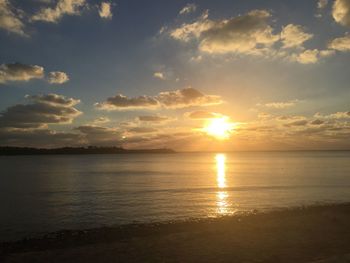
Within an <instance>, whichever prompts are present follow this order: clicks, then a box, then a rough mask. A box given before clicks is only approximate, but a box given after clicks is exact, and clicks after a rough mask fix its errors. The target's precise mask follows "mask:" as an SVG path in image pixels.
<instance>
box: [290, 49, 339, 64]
mask: <svg viewBox="0 0 350 263" xmlns="http://www.w3.org/2000/svg"><path fill="white" fill-rule="evenodd" d="M332 55H334V50H318V49H307V50H305V51H303V52H302V53H300V54H297V55H295V54H294V55H292V56H291V57H290V59H291V60H295V61H297V62H299V63H301V64H315V63H317V62H318V61H319V60H320V59H321V58H325V57H329V56H332Z"/></svg>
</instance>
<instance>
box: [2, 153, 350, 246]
mask: <svg viewBox="0 0 350 263" xmlns="http://www.w3.org/2000/svg"><path fill="white" fill-rule="evenodd" d="M0 169H1V170H0V240H2V241H4V240H13V239H20V238H23V237H26V236H33V235H41V234H44V233H47V232H52V231H57V230H62V229H79V228H92V227H100V226H110V225H119V224H128V223H140V222H142V223H144V222H159V221H169V220H170V221H172V220H186V219H189V218H203V217H216V216H221V215H232V214H235V213H239V212H243V211H249V210H253V209H257V210H269V209H279V208H285V207H293V206H301V205H311V204H317V203H337V202H350V152H243V153H242V152H235V153H217V154H215V153H177V154H139V155H138V154H130V155H129V154H125V155H64V156H63V155H62V156H2V157H0Z"/></svg>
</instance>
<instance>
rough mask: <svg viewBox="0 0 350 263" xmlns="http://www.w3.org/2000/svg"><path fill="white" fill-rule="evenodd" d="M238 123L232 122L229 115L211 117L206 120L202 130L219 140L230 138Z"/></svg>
mask: <svg viewBox="0 0 350 263" xmlns="http://www.w3.org/2000/svg"><path fill="white" fill-rule="evenodd" d="M235 126H236V124H235V123H232V122H230V120H229V118H228V117H220V118H215V119H210V120H208V121H207V122H206V124H205V126H204V127H203V129H202V131H204V132H206V133H207V134H208V135H210V136H213V137H215V138H216V139H219V140H225V139H228V138H229V137H230V135H231V133H232V132H233V130H234V128H235Z"/></svg>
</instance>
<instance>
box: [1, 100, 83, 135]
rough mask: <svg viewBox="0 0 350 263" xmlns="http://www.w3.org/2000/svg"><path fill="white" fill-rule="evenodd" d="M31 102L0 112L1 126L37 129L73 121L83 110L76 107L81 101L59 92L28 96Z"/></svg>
mask: <svg viewBox="0 0 350 263" xmlns="http://www.w3.org/2000/svg"><path fill="white" fill-rule="evenodd" d="M26 98H27V99H29V100H31V101H32V103H29V104H17V105H14V106H10V107H8V108H7V109H6V110H5V111H3V112H1V113H0V128H22V129H37V128H46V127H47V125H48V124H68V123H71V122H72V121H73V120H74V119H75V118H76V117H78V116H79V115H80V114H82V112H80V111H79V110H77V109H76V108H74V106H75V105H76V104H78V103H79V102H80V101H79V100H76V99H73V98H66V97H64V96H61V95H57V94H48V95H37V96H29V95H27V96H26Z"/></svg>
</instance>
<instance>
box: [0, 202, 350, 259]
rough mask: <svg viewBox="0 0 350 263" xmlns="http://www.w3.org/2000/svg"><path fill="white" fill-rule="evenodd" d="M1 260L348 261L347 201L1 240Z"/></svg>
mask: <svg viewBox="0 0 350 263" xmlns="http://www.w3.org/2000/svg"><path fill="white" fill-rule="evenodd" d="M0 262H75V263H77V262H350V203H347V204H332V205H319V206H310V207H299V208H291V209H283V210H276V211H272V212H266V213H262V212H261V213H260V212H256V211H255V212H252V213H248V214H242V215H235V216H229V217H221V218H215V219H213V218H208V219H201V220H189V221H186V222H168V223H153V224H134V225H126V226H116V227H104V228H98V229H89V230H65V231H59V232H55V233H50V234H48V235H46V236H43V237H41V238H32V239H24V240H21V241H16V242H9V243H2V244H1V245H0Z"/></svg>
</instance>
